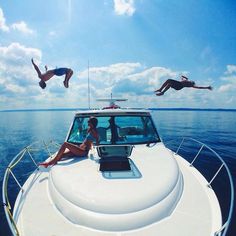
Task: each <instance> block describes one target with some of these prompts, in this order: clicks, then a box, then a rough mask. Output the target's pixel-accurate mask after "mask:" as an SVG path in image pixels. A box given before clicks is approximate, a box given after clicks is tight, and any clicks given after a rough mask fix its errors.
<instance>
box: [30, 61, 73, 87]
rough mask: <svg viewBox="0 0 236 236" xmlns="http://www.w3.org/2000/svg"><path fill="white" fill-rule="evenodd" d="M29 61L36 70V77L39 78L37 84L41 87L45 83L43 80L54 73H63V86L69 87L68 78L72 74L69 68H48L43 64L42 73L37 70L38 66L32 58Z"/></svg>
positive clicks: (59, 74)
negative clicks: (43, 70)
mask: <svg viewBox="0 0 236 236" xmlns="http://www.w3.org/2000/svg"><path fill="white" fill-rule="evenodd" d="M31 62H32V64H33V66H34V69H35V70H36V72H37V74H38V77H39V78H40V82H39V86H40V87H41V88H42V89H45V88H46V83H45V81H47V80H49V79H51V78H52V77H53V76H54V75H56V76H62V75H65V80H64V82H63V83H64V86H65V87H66V88H68V87H69V79H70V78H71V76H72V75H73V70H72V69H70V68H57V69H54V70H48V68H47V66H45V69H46V72H45V73H44V74H42V73H41V71H40V70H39V68H38V66H37V65H36V64H35V62H34V60H33V58H32V59H31Z"/></svg>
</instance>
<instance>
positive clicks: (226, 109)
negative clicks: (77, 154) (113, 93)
mask: <svg viewBox="0 0 236 236" xmlns="http://www.w3.org/2000/svg"><path fill="white" fill-rule="evenodd" d="M121 108H125V107H121ZM93 109H98V108H29V109H5V110H0V112H31V111H32V112H34V111H76V110H93ZM131 109H147V110H160V111H161V110H163V111H168V110H169V111H236V108H191V107H177V108H176V107H149V108H140V107H139V108H131Z"/></svg>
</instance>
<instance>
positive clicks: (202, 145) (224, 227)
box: [165, 137, 234, 236]
mask: <svg viewBox="0 0 236 236" xmlns="http://www.w3.org/2000/svg"><path fill="white" fill-rule="evenodd" d="M186 141H193V142H195V143H198V144H199V145H200V148H199V149H198V151H197V154H196V155H195V156H194V158H193V160H192V161H191V162H190V167H192V166H194V163H195V162H196V160H197V159H198V158H200V153H201V152H202V150H203V149H205V148H206V149H207V150H208V151H210V152H211V153H212V154H214V156H215V157H216V158H217V159H218V160H219V161H220V166H219V168H218V169H217V170H216V171H214V173H213V177H211V178H210V180H209V181H208V180H207V181H208V185H207V186H208V187H210V188H212V189H213V190H214V188H213V187H212V183H213V182H214V181H216V177H217V176H218V175H219V173H220V172H221V171H222V170H223V169H225V171H226V173H227V176H226V177H228V184H229V187H230V199H229V210H228V215H227V216H226V220H225V222H223V223H222V227H221V228H220V229H219V230H218V231H217V232H215V234H214V236H225V235H226V233H227V230H228V227H229V223H230V221H231V218H232V214H233V206H234V185H233V179H232V175H231V173H230V170H229V168H228V166H227V164H226V163H225V161H224V160H223V159H222V157H221V156H220V155H219V154H218V153H217V152H215V151H214V150H213V149H212V148H210V147H209V146H208V145H206V144H205V143H202V142H200V141H198V140H196V139H193V138H187V137H184V138H183V139H182V141H181V143H180V144H179V146H178V148H177V150H176V151H175V152H174V153H175V155H177V154H178V153H179V151H180V150H181V149H182V147H183V145H184V144H185V143H186ZM169 143H170V142H167V143H165V144H167V145H168V144H169ZM183 158H184V156H183ZM198 171H200V172H201V174H203V173H202V171H201V170H200V169H199V168H198ZM203 175H204V174H203ZM220 205H221V204H220Z"/></svg>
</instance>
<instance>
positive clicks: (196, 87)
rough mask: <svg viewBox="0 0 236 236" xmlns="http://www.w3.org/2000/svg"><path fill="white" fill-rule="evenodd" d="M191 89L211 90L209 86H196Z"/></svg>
mask: <svg viewBox="0 0 236 236" xmlns="http://www.w3.org/2000/svg"><path fill="white" fill-rule="evenodd" d="M193 88H195V89H209V90H212V89H213V88H212V87H211V86H196V85H194V86H193Z"/></svg>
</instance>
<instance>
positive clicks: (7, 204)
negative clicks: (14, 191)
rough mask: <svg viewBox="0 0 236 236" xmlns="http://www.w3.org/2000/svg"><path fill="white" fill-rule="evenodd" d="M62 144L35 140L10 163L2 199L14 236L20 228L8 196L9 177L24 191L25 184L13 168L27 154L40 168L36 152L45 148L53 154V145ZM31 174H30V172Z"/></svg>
mask: <svg viewBox="0 0 236 236" xmlns="http://www.w3.org/2000/svg"><path fill="white" fill-rule="evenodd" d="M38 145H40V146H39V147H38ZM58 146H60V145H59V144H58V143H56V142H54V141H50V142H48V143H45V142H44V141H42V142H40V141H38V142H34V143H32V144H30V145H29V146H27V147H25V148H24V149H23V150H21V151H20V152H19V153H18V154H17V155H16V156H15V157H14V158H13V159H12V161H11V162H10V164H9V165H8V167H7V169H6V171H5V174H4V178H3V184H2V199H3V207H4V211H5V215H6V219H7V222H8V225H9V227H10V230H11V232H12V235H14V236H20V233H19V230H18V228H17V225H16V223H15V221H14V217H13V209H12V207H11V204H10V201H9V197H8V182H9V177H10V176H12V177H13V179H14V181H15V182H16V184H17V186H18V187H19V189H20V191H22V192H24V189H23V186H22V185H21V184H20V181H19V180H18V179H17V176H16V175H15V174H14V172H13V169H14V168H15V167H16V166H17V165H18V164H19V163H20V162H21V161H22V159H23V158H24V157H26V156H28V157H29V158H30V160H31V161H32V162H33V164H34V166H35V167H36V169H38V166H37V164H36V162H35V160H34V158H33V155H32V154H33V153H34V152H39V151H40V150H45V151H46V152H47V154H48V155H49V156H51V155H52V153H51V152H50V148H51V147H58ZM29 175H30V174H29Z"/></svg>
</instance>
